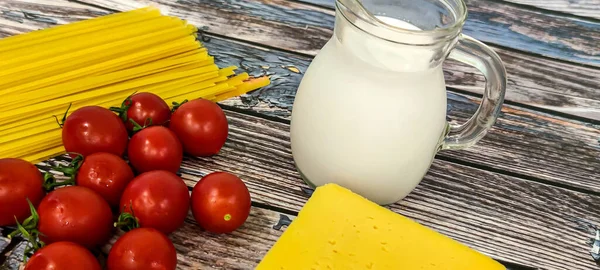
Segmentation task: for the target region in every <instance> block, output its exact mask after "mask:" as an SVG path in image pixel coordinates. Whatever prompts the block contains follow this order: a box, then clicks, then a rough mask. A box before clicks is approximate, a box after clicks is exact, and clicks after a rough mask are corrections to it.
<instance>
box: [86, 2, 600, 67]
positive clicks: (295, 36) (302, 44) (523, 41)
mask: <svg viewBox="0 0 600 270" xmlns="http://www.w3.org/2000/svg"><path fill="white" fill-rule="evenodd" d="M306 1H307V2H310V1H311V0H306ZM329 1H330V3H333V0H329ZM81 2H83V3H90V4H94V5H98V6H102V7H107V8H111V9H114V10H129V9H132V8H136V7H140V6H143V5H146V4H152V5H156V6H158V7H160V8H161V9H162V10H163V11H165V12H166V13H168V14H171V15H175V16H179V17H183V18H186V19H188V20H189V21H190V22H192V23H194V24H199V25H207V26H210V27H212V28H213V30H212V31H215V33H219V34H225V35H228V36H236V37H239V38H242V39H246V40H251V41H254V42H258V43H267V42H275V41H276V42H277V43H278V44H277V47H280V48H284V49H288V50H294V51H299V52H303V53H310V54H314V53H315V52H316V50H318V49H319V48H320V47H321V46H316V47H313V46H314V45H316V44H323V42H324V41H325V40H326V39H327V38H329V36H330V35H331V32H330V30H329V29H331V28H332V27H333V19H332V17H331V16H330V15H331V14H332V10H327V9H323V8H320V7H317V6H308V5H303V4H301V3H296V2H289V1H284V0H269V1H266V0H262V1H259V0H254V1H242V0H227V1H226V0H219V1H212V0H210V1H208V0H206V1H205V0H202V1H177V2H173V1H169V0H153V1H136V0H127V1H122V0H119V1H116V0H84V1H81ZM322 3H323V1H322V0H318V1H317V4H322ZM468 5H469V14H470V15H469V19H468V20H467V23H466V24H465V28H464V31H465V33H467V34H469V35H472V36H473V37H475V38H477V39H480V40H482V41H485V42H490V43H494V44H498V45H501V46H505V47H509V48H513V49H517V50H525V51H528V52H532V53H535V54H539V55H544V56H548V57H553V58H558V59H562V60H567V61H575V62H581V63H586V64H589V65H595V66H600V50H598V49H597V45H596V42H597V40H598V39H600V23H597V22H592V21H589V22H588V21H583V20H574V19H571V18H565V17H557V16H550V15H547V14H544V13H541V12H536V11H531V10H525V9H521V8H518V7H515V6H512V5H505V4H503V3H501V2H495V1H486V0H471V1H468ZM241 15H243V16H241ZM236 16H237V20H235V17H236ZM301 17H304V18H311V19H301V20H299V18H301ZM241 18H244V19H243V20H240V19H241ZM268 24H269V25H272V26H271V28H272V29H271V30H268V31H267V30H265V29H264V28H265V27H264V26H265V25H268ZM299 28H304V30H303V31H301V32H299V31H297V30H298V29H299ZM269 38H271V39H269ZM315 38H319V39H320V40H318V39H315Z"/></svg>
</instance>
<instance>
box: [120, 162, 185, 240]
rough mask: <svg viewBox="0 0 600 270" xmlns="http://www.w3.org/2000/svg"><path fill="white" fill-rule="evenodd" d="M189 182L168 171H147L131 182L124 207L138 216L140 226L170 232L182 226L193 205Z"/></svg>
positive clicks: (122, 208) (122, 199)
mask: <svg viewBox="0 0 600 270" xmlns="http://www.w3.org/2000/svg"><path fill="white" fill-rule="evenodd" d="M189 203H190V194H189V191H188V188H187V185H186V184H185V183H184V182H183V180H181V178H179V176H177V175H176V174H174V173H172V172H168V171H151V172H146V173H143V174H141V175H139V176H138V177H136V178H135V179H133V181H131V183H129V185H127V188H125V192H123V197H122V198H121V211H122V212H123V211H125V212H128V213H131V210H132V209H133V215H134V216H135V217H137V218H138V220H139V222H140V226H142V227H150V228H155V229H157V230H159V231H161V232H163V233H164V234H169V233H171V232H173V231H175V230H176V229H177V228H179V227H181V225H182V224H183V222H184V221H185V217H186V216H187V213H188V210H189V208H190V204H189Z"/></svg>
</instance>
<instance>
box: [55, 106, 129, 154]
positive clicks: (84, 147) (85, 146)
mask: <svg viewBox="0 0 600 270" xmlns="http://www.w3.org/2000/svg"><path fill="white" fill-rule="evenodd" d="M128 139H129V136H128V135H127V129H125V125H123V122H122V121H121V119H120V118H119V117H118V116H117V115H116V114H114V113H113V112H111V111H110V110H108V109H105V108H102V107H98V106H88V107H83V108H80V109H78V110H76V111H74V112H73V113H72V114H71V115H69V117H67V120H65V123H64V125H63V130H62V141H63V145H64V146H65V149H66V150H67V152H72V153H79V154H82V155H83V156H88V155H90V154H93V153H98V152H107V153H113V154H115V155H118V156H122V155H123V153H125V148H127V140H128Z"/></svg>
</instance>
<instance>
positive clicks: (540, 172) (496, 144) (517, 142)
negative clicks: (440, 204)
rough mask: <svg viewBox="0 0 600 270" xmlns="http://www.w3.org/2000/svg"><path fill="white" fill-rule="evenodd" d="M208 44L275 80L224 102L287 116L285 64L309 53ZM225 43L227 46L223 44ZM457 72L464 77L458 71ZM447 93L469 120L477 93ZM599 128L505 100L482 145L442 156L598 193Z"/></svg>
mask: <svg viewBox="0 0 600 270" xmlns="http://www.w3.org/2000/svg"><path fill="white" fill-rule="evenodd" d="M237 45H240V47H238V46H237ZM207 46H208V48H209V49H210V50H211V51H212V52H214V53H213V54H214V55H215V56H216V59H217V61H218V62H219V63H223V64H228V65H238V66H243V67H244V68H245V69H246V70H248V71H249V72H250V73H251V74H254V75H260V74H265V73H266V74H269V75H271V78H272V80H273V84H272V85H271V86H269V87H267V88H265V89H262V90H259V91H257V92H254V93H250V94H249V95H246V96H243V97H241V98H240V99H231V100H228V101H225V102H224V104H227V105H231V106H235V107H237V108H245V109H250V110H253V111H257V112H260V113H262V114H267V115H272V116H278V117H285V118H289V116H290V113H289V111H290V110H291V108H292V104H293V100H294V95H295V91H296V88H297V85H298V84H299V82H300V79H301V77H302V74H297V73H294V72H293V71H290V70H289V69H287V68H285V67H297V68H298V69H299V70H300V71H304V70H305V69H306V67H307V65H308V63H309V59H308V58H303V57H301V56H295V55H291V54H286V53H282V52H274V51H265V50H262V49H260V48H251V47H248V46H241V44H237V43H231V42H224V41H223V40H220V39H214V40H213V41H212V42H210V43H208V44H207ZM225 46H228V47H229V49H228V50H222V49H219V48H224V47H225ZM282 66H283V67H284V68H282ZM265 67H268V69H265ZM454 77H455V78H460V77H462V76H461V75H460V74H454ZM450 82H452V80H450ZM449 98H450V101H449V105H448V115H449V116H451V119H453V120H455V121H465V120H466V119H467V118H468V117H469V116H470V115H471V114H472V113H473V112H474V111H475V110H476V107H477V106H478V100H477V99H475V98H470V97H465V96H461V95H456V94H453V93H449ZM598 128H599V126H597V125H591V124H586V123H582V122H579V121H573V120H568V119H564V118H559V117H555V116H552V115H549V114H544V113H539V112H534V111H531V110H526V109H522V108H518V107H515V106H509V105H507V106H505V108H504V110H503V112H502V115H501V116H500V119H499V120H498V122H497V123H496V125H495V126H494V127H493V128H492V130H491V131H490V133H489V134H488V135H487V137H485V138H484V139H483V140H482V141H481V142H480V143H479V144H477V145H475V146H474V147H473V148H471V149H469V150H466V151H459V152H452V151H448V152H442V153H441V156H443V157H447V158H453V159H456V160H462V161H468V162H471V163H473V164H482V165H485V166H487V167H490V168H495V169H501V170H506V171H509V172H514V173H517V174H522V175H525V176H528V177H535V178H538V179H543V180H545V181H548V182H552V183H556V184H558V185H565V186H570V187H573V188H577V189H581V190H591V191H594V192H600V182H599V181H598V180H600V174H599V173H598V172H600V163H599V162H598V154H599V153H600V151H599V148H598V141H597V139H598V138H599V137H600V130H598Z"/></svg>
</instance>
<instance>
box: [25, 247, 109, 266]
mask: <svg viewBox="0 0 600 270" xmlns="http://www.w3.org/2000/svg"><path fill="white" fill-rule="evenodd" d="M59 269H69V270H101V268H100V264H99V263H98V260H96V257H94V255H92V253H91V252H90V251H89V250H87V249H85V248H84V247H82V246H80V245H77V244H75V243H71V242H56V243H53V244H50V245H47V246H45V247H43V248H41V249H40V250H38V251H37V252H36V253H35V254H33V256H31V258H30V259H29V261H27V264H26V265H25V270H59Z"/></svg>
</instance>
